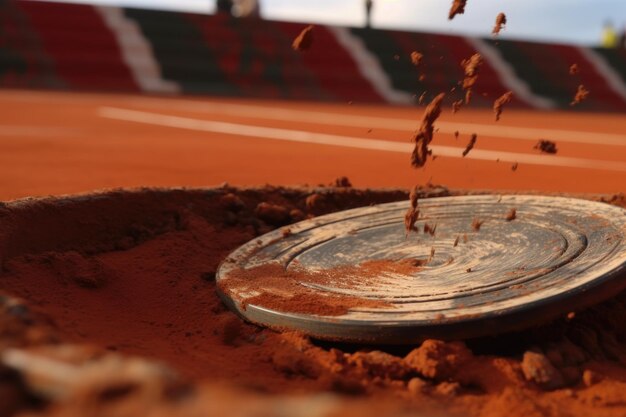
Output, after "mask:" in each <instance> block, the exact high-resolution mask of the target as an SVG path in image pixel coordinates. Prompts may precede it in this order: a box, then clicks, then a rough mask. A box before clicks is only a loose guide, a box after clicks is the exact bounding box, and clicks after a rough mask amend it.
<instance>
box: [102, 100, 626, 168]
mask: <svg viewBox="0 0 626 417" xmlns="http://www.w3.org/2000/svg"><path fill="white" fill-rule="evenodd" d="M98 114H99V116H101V117H104V118H108V119H115V120H124V121H129V122H136V123H144V124H150V125H156V126H165V127H173V128H178V129H187V130H195V131H201V132H211V133H222V134H227V135H239V136H248V137H256V138H263V139H272V140H284V141H290V142H301V143H314V144H318V145H330V146H341V147H347V148H357V149H368V150H376V151H386V152H396V153H404V154H407V155H408V154H409V153H410V152H411V150H412V148H413V146H412V145H411V144H410V143H402V142H392V141H386V140H377V139H364V138H358V137H352V136H339V135H329V134H325V133H314V132H307V131H303V130H291V129H277V128H273V127H263V126H252V125H243V124H236V123H226V122H217V121H212V120H200V119H191V118H188V117H179V116H170V115H167V114H160V113H150V112H145V111H138V110H130V109H122V108H117V107H100V108H99V109H98ZM432 149H433V153H434V154H436V155H439V156H447V157H453V158H461V157H462V152H463V148H455V147H452V146H432ZM466 159H478V160H485V161H495V160H496V159H500V161H504V162H519V163H523V164H532V165H546V166H560V167H572V168H590V169H601V170H609V171H624V172H626V163H623V162H616V161H601V160H590V159H582V158H569V157H561V156H546V155H532V154H523V153H515V152H501V151H489V150H480V149H475V150H473V151H472V152H471V153H470V154H469V155H468V156H467V157H466Z"/></svg>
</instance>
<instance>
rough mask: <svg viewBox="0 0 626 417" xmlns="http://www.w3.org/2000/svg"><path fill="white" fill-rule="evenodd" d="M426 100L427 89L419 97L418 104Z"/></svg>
mask: <svg viewBox="0 0 626 417" xmlns="http://www.w3.org/2000/svg"><path fill="white" fill-rule="evenodd" d="M424 100H426V91H424V92H423V93H422V94H420V97H419V98H418V99H417V104H419V105H422V104H424Z"/></svg>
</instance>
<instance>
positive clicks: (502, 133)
mask: <svg viewBox="0 0 626 417" xmlns="http://www.w3.org/2000/svg"><path fill="white" fill-rule="evenodd" d="M167 101H171V102H172V103H164V102H162V101H160V102H156V101H153V100H152V99H148V100H145V99H143V98H141V99H131V100H129V101H128V102H127V104H133V103H134V104H136V105H144V106H148V107H156V108H161V109H163V108H167V109H175V110H191V111H201V112H208V113H213V114H221V115H227V116H240V117H242V116H243V117H252V118H258V119H267V120H278V121H286V122H293V121H298V122H304V123H313V124H318V125H329V126H349V127H362V128H372V129H373V128H379V129H390V130H406V131H413V130H415V129H416V128H417V127H418V125H419V120H418V119H415V120H409V119H400V118H393V117H380V116H358V115H353V114H337V113H330V112H321V111H312V110H296V109H287V108H284V107H271V106H255V105H251V104H229V103H217V102H198V101H190V100H177V99H171V100H169V99H168V100H167ZM494 123H495V122H494ZM500 123H501V122H498V124H493V125H488V124H482V123H460V122H445V121H437V127H438V128H439V131H440V132H441V133H447V134H453V133H454V132H456V131H457V130H458V131H461V132H464V133H470V132H471V133H476V134H478V135H479V136H481V137H492V138H507V139H520V140H527V141H531V142H537V141H538V140H539V139H540V138H543V139H550V140H555V141H559V142H569V143H586V144H593V145H612V146H626V135H619V134H613V133H599V132H588V131H578V130H562V129H539V128H532V127H519V126H509V125H506V124H500Z"/></svg>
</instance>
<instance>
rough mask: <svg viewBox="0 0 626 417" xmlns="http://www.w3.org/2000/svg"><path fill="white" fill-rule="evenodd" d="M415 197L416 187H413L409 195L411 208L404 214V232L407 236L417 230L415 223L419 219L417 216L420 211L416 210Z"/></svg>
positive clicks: (416, 194) (416, 193)
mask: <svg viewBox="0 0 626 417" xmlns="http://www.w3.org/2000/svg"><path fill="white" fill-rule="evenodd" d="M417 196H418V187H417V186H415V187H413V189H412V190H411V192H410V193H409V201H410V203H411V207H409V209H408V210H407V212H406V214H405V215H404V228H405V230H406V233H407V235H408V234H409V233H410V232H411V230H413V231H417V228H416V227H415V222H416V221H417V218H418V217H419V214H420V211H419V209H418V208H417V207H418V202H417Z"/></svg>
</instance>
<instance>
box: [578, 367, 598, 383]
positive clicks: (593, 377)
mask: <svg viewBox="0 0 626 417" xmlns="http://www.w3.org/2000/svg"><path fill="white" fill-rule="evenodd" d="M582 379H583V384H585V386H586V387H590V386H592V385H595V384H597V383H598V382H600V379H601V378H600V375H598V374H597V373H596V372H594V371H592V370H590V369H585V370H584V371H583V378H582Z"/></svg>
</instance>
